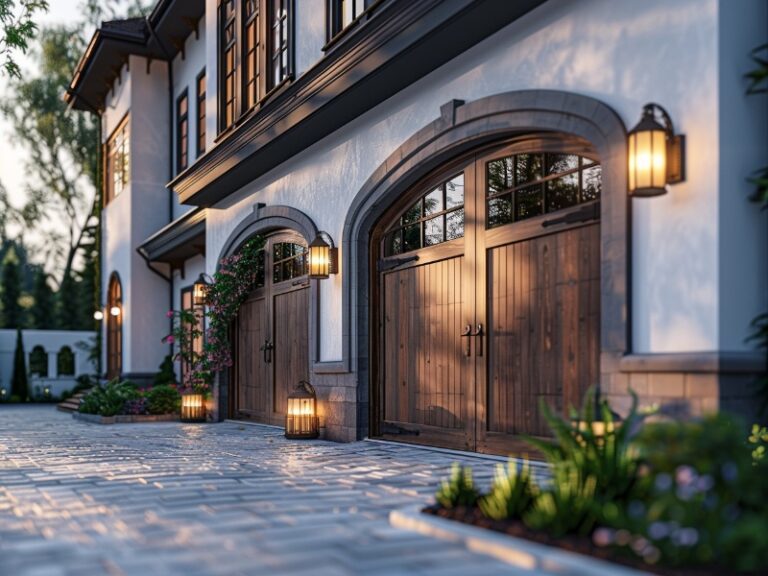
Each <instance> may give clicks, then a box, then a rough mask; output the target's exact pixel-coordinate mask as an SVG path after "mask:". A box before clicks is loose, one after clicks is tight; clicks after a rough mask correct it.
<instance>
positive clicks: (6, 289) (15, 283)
mask: <svg viewBox="0 0 768 576" xmlns="http://www.w3.org/2000/svg"><path fill="white" fill-rule="evenodd" d="M20 297H21V275H20V271H19V259H18V258H17V257H16V251H15V250H9V251H8V253H7V254H6V256H5V259H4V260H3V282H2V293H0V304H2V309H3V324H2V325H3V326H4V327H5V328H21V320H22V315H23V310H22V309H21V304H20V303H19V298H20Z"/></svg>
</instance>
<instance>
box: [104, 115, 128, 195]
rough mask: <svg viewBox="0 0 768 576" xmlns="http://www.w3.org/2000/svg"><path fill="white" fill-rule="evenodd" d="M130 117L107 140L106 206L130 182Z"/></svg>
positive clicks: (105, 155) (124, 119) (105, 156)
mask: <svg viewBox="0 0 768 576" xmlns="http://www.w3.org/2000/svg"><path fill="white" fill-rule="evenodd" d="M128 126H129V122H128V116H126V117H125V118H123V120H122V121H121V122H120V124H119V125H118V127H117V128H116V129H115V131H114V132H113V133H112V136H110V137H109V140H107V145H106V150H105V154H104V158H105V164H106V166H105V169H106V177H105V178H104V205H105V206H106V205H107V204H109V203H110V202H111V201H112V200H114V199H115V197H116V196H117V195H118V194H120V192H122V191H123V189H124V188H125V186H126V185H127V184H128V181H129V180H130V165H131V162H130V140H129V131H128Z"/></svg>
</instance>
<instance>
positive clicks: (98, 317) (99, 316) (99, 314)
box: [93, 310, 104, 322]
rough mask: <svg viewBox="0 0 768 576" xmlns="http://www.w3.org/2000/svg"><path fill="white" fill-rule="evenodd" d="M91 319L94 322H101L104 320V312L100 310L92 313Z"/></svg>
mask: <svg viewBox="0 0 768 576" xmlns="http://www.w3.org/2000/svg"><path fill="white" fill-rule="evenodd" d="M93 319H94V320H96V321H97V322H101V321H102V320H104V312H102V311H101V310H96V312H94V313H93Z"/></svg>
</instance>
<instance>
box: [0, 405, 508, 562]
mask: <svg viewBox="0 0 768 576" xmlns="http://www.w3.org/2000/svg"><path fill="white" fill-rule="evenodd" d="M455 460H466V461H467V463H470V464H471V465H472V466H473V468H474V470H475V473H476V476H477V477H478V480H479V482H480V483H482V484H487V482H488V480H489V477H490V475H491V474H492V472H493V466H494V462H492V461H489V460H483V459H478V458H471V457H467V458H463V457H457V456H454V455H450V454H445V453H440V452H436V451H430V450H423V449H418V448H414V447H409V446H405V445H393V444H382V443H376V442H356V443H352V444H335V443H331V442H323V441H312V442H295V441H288V440H285V439H284V438H283V437H282V433H281V431H280V430H278V429H275V428H270V427H266V426H251V425H240V424H237V423H222V424H215V425H184V424H178V423H167V424H165V423H163V424H127V425H115V426H99V425H96V424H89V423H84V422H80V421H75V420H73V419H72V418H71V416H69V415H67V414H62V413H59V412H56V411H54V410H53V409H52V408H50V407H40V406H23V407H14V406H2V407H0V574H2V575H9V576H10V575H13V576H89V575H92V574H93V575H101V574H107V575H109V576H122V575H134V574H137V575H140V576H150V575H153V574H158V575H175V574H183V575H184V576H197V575H200V576H203V575H212V574H233V575H234V574H248V575H250V574H285V575H297V576H298V575H301V574H313V575H318V574H321V575H325V574H328V575H336V574H338V575H349V574H363V573H364V574H366V575H372V576H373V575H384V574H414V575H434V576H448V575H449V574H467V575H475V574H478V575H479V574H518V573H519V572H518V571H516V570H514V569H512V568H511V567H510V566H507V565H505V564H502V563H500V562H498V561H496V560H493V559H491V558H489V557H487V556H483V555H478V554H474V553H472V552H470V551H468V550H467V549H465V548H463V547H461V546H459V545H456V544H452V543H449V542H444V541H440V540H433V539H430V538H427V537H424V536H420V535H417V534H415V533H411V532H405V531H401V530H398V529H395V528H392V527H391V526H390V525H389V523H388V514H389V511H390V510H392V509H394V508H399V507H402V506H405V505H408V504H413V503H419V502H424V503H426V502H428V501H430V500H431V497H432V494H433V493H434V490H435V487H436V486H437V485H438V483H439V480H440V479H441V478H443V477H444V476H445V475H446V474H447V472H448V470H449V468H450V465H451V463H452V462H453V461H455Z"/></svg>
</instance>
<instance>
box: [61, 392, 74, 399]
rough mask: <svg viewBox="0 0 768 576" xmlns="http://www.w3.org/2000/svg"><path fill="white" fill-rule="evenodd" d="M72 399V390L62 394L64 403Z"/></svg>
mask: <svg viewBox="0 0 768 576" xmlns="http://www.w3.org/2000/svg"><path fill="white" fill-rule="evenodd" d="M71 397H72V391H71V390H64V391H63V392H62V393H61V400H62V401H64V400H68V399H69V398H71Z"/></svg>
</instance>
